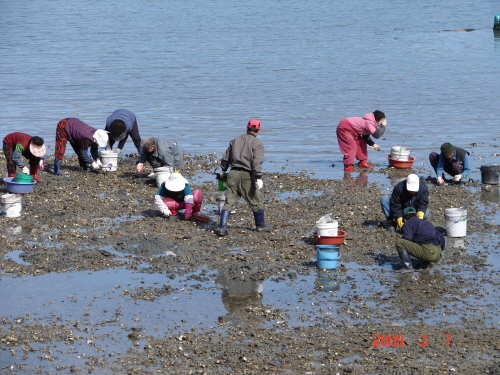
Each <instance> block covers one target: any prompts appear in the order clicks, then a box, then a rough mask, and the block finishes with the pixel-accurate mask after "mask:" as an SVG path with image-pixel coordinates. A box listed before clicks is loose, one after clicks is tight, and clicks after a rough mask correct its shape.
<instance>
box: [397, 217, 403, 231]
mask: <svg viewBox="0 0 500 375" xmlns="http://www.w3.org/2000/svg"><path fill="white" fill-rule="evenodd" d="M396 224H397V225H398V228H399V229H401V228H403V224H404V223H403V218H402V217H398V218H397V219H396Z"/></svg>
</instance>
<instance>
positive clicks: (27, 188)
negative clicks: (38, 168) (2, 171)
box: [3, 177, 36, 194]
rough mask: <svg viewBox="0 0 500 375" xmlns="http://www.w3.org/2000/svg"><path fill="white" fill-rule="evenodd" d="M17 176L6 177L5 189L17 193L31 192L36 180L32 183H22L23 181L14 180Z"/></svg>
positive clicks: (4, 180)
mask: <svg viewBox="0 0 500 375" xmlns="http://www.w3.org/2000/svg"><path fill="white" fill-rule="evenodd" d="M14 178H15V177H5V178H4V179H3V182H4V184H5V190H7V191H8V192H10V193H17V194H26V193H31V192H32V191H33V188H34V187H35V184H36V181H33V182H32V183H22V182H14Z"/></svg>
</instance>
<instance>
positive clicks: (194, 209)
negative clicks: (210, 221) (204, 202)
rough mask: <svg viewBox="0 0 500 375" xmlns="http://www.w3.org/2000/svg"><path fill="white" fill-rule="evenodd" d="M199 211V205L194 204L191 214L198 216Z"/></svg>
mask: <svg viewBox="0 0 500 375" xmlns="http://www.w3.org/2000/svg"><path fill="white" fill-rule="evenodd" d="M200 211H201V203H196V202H194V205H193V214H198V213H199V212H200Z"/></svg>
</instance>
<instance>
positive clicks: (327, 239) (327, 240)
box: [312, 230, 347, 245]
mask: <svg viewBox="0 0 500 375" xmlns="http://www.w3.org/2000/svg"><path fill="white" fill-rule="evenodd" d="M312 235H313V237H314V243H315V244H316V245H340V244H343V243H344V240H345V237H346V236H347V232H346V231H343V230H339V231H338V235H336V236H318V234H317V233H313V234H312Z"/></svg>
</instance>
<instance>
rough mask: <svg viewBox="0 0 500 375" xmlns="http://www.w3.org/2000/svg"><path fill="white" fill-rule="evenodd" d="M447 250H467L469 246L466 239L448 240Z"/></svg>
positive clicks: (451, 238) (450, 238)
mask: <svg viewBox="0 0 500 375" xmlns="http://www.w3.org/2000/svg"><path fill="white" fill-rule="evenodd" d="M446 248H447V249H466V248H467V244H466V243H465V238H453V237H448V238H446Z"/></svg>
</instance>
